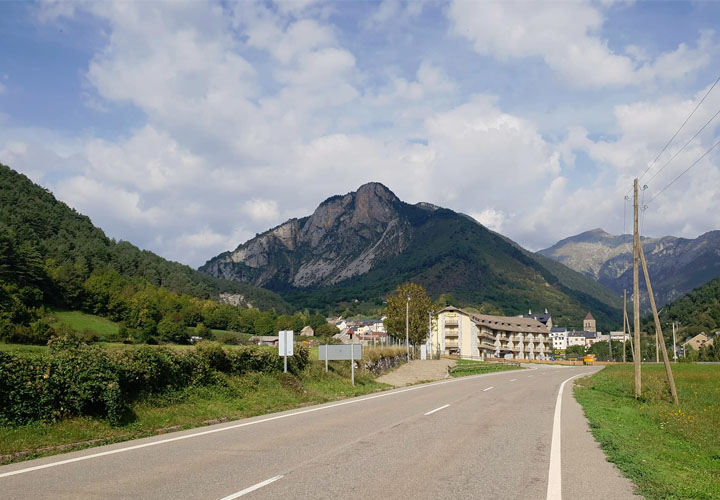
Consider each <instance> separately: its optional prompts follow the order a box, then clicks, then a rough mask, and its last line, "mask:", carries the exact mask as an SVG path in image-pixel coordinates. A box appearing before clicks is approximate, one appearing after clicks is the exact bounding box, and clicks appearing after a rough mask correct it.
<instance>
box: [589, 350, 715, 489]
mask: <svg viewBox="0 0 720 500" xmlns="http://www.w3.org/2000/svg"><path fill="white" fill-rule="evenodd" d="M672 369H673V373H674V375H675V383H676V385H677V389H678V396H679V399H680V405H679V406H676V405H674V404H673V403H672V399H671V397H670V393H669V390H668V388H667V387H668V386H667V380H666V377H665V371H664V368H663V366H662V365H645V366H643V370H642V384H643V385H642V387H643V393H642V397H641V398H639V399H635V397H634V371H633V366H632V365H616V366H607V367H605V368H604V369H603V370H602V371H600V372H598V373H597V374H595V375H594V376H592V377H589V378H583V379H580V380H578V381H577V382H576V384H575V397H576V399H577V400H578V402H579V403H580V404H581V405H582V406H583V408H584V409H585V414H586V416H587V418H588V420H589V422H590V427H591V430H592V433H593V435H594V436H595V439H596V440H597V441H598V442H599V443H600V444H601V446H602V448H603V450H604V451H605V453H606V454H607V456H608V459H609V460H610V461H611V462H614V463H615V464H617V466H618V468H619V469H620V470H621V471H622V473H623V474H624V475H625V476H627V477H629V478H630V479H632V480H633V481H634V482H635V484H636V485H637V487H638V492H639V493H640V494H642V495H643V496H645V497H646V498H649V499H704V500H705V499H706V500H711V499H718V498H720V365H702V364H689V363H688V364H675V365H673V367H672Z"/></svg>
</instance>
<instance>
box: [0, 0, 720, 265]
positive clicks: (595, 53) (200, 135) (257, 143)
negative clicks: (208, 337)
mask: <svg viewBox="0 0 720 500" xmlns="http://www.w3.org/2000/svg"><path fill="white" fill-rule="evenodd" d="M59 5H60V7H59V8H57V9H55V7H53V6H50V7H47V9H48V13H47V14H46V15H47V19H48V22H50V21H51V20H52V19H53V16H55V18H58V17H68V16H72V15H75V13H76V12H77V11H81V10H82V11H83V12H84V13H85V14H89V15H90V16H95V17H97V18H100V19H101V20H102V22H103V26H106V28H107V38H106V40H105V42H106V43H105V44H104V45H103V46H102V47H101V48H99V49H98V50H97V51H96V52H95V55H94V56H93V57H92V60H91V61H90V64H89V66H88V70H87V74H86V79H87V82H86V83H87V90H88V91H89V92H90V95H89V96H88V99H87V101H88V102H94V103H95V104H96V105H97V106H99V107H102V108H104V109H106V110H107V111H106V112H107V113H112V112H113V110H114V109H116V108H117V107H119V106H118V105H120V106H122V105H129V106H131V107H134V108H136V109H137V110H139V112H140V113H141V114H142V115H143V116H144V123H143V124H141V125H140V126H137V127H136V128H133V129H131V130H126V131H125V132H124V135H123V136H118V135H117V134H116V135H114V136H113V134H106V135H104V136H103V138H100V137H92V136H91V137H83V138H80V139H78V140H77V142H78V143H79V144H80V145H78V144H73V145H72V147H69V146H62V147H61V146H58V145H57V144H55V143H47V144H46V143H45V141H43V140H39V139H38V140H35V141H34V142H33V141H31V140H29V139H27V138H28V137H30V136H31V135H32V134H25V135H17V136H12V135H6V134H5V132H6V130H5V129H4V128H3V129H1V130H0V135H3V136H4V137H6V139H5V140H6V142H5V143H4V144H0V146H1V147H2V149H0V161H3V163H9V164H11V165H12V166H13V167H15V168H18V169H20V170H21V171H23V172H27V173H30V174H31V176H32V178H33V179H34V180H37V181H39V182H41V181H43V180H44V179H45V180H46V182H45V183H46V184H47V185H49V186H50V187H51V188H53V189H54V190H55V192H56V193H57V195H58V197H60V198H61V199H63V200H66V201H68V202H69V203H70V204H72V205H73V206H75V207H76V208H78V210H80V211H82V212H85V213H87V214H89V215H91V216H92V218H93V220H94V222H95V223H96V224H98V225H100V226H101V227H103V228H104V229H106V230H107V231H108V233H110V235H112V236H115V237H121V238H124V239H128V240H130V241H133V242H135V243H137V244H139V245H140V246H143V247H146V248H150V249H152V250H154V251H157V252H159V253H161V254H162V255H164V256H167V257H170V258H173V259H175V260H180V261H182V262H186V263H190V264H192V265H198V264H201V263H202V262H204V261H205V260H206V259H208V258H210V257H212V256H214V255H216V254H217V253H219V252H221V251H224V250H228V249H231V248H234V247H235V246H237V244H239V243H241V242H243V241H244V240H246V239H248V238H250V237H252V236H253V235H254V234H255V233H257V232H262V231H264V230H266V229H268V228H269V227H271V226H274V225H276V224H278V223H281V222H282V221H284V220H285V219H287V218H289V217H300V216H304V215H307V214H309V213H310V212H311V211H312V210H313V209H314V208H315V207H316V206H317V204H318V203H319V202H321V201H322V200H324V199H325V198H327V197H328V196H330V195H333V194H343V193H346V192H348V191H350V190H354V189H356V188H357V187H358V186H359V185H361V184H363V183H365V182H368V181H379V182H383V183H384V184H386V185H387V186H388V187H390V188H391V189H392V190H393V191H395V192H396V194H397V195H398V196H399V197H400V198H401V199H403V200H405V201H408V202H417V201H429V202H432V203H435V204H437V205H441V206H445V207H448V208H451V209H454V210H456V211H459V212H463V213H468V214H472V215H473V217H475V218H476V219H477V220H478V221H480V222H481V223H483V224H485V225H486V226H488V227H490V228H491V229H494V230H497V231H501V232H503V233H504V234H507V235H508V236H510V237H512V238H513V239H515V240H517V241H519V242H520V243H522V244H524V245H526V246H529V247H531V248H540V247H543V246H548V245H550V244H552V243H554V242H555V241H556V240H557V239H559V238H560V237H562V236H567V235H569V234H573V233H577V232H580V231H583V230H586V229H588V228H590V227H597V226H603V227H605V229H607V230H609V231H618V230H619V229H620V228H619V223H618V219H620V222H621V221H622V219H621V217H622V210H621V209H622V196H623V195H624V193H625V191H626V190H627V187H628V186H629V184H628V183H629V182H630V180H631V178H632V176H633V175H637V173H639V172H640V171H642V169H643V168H644V167H645V166H646V165H647V162H648V161H650V160H651V159H652V157H653V156H654V153H655V152H656V151H658V150H659V148H660V147H661V146H662V145H663V143H664V141H665V140H667V138H668V137H669V136H670V135H672V133H673V132H674V130H675V129H676V128H677V126H678V125H679V124H680V123H681V122H682V120H683V119H684V117H685V116H687V114H688V113H689V111H690V110H691V109H692V107H693V106H694V105H695V103H696V102H697V100H698V99H699V98H700V96H701V95H702V93H703V92H699V93H698V95H697V96H695V97H694V98H692V99H688V98H682V97H678V96H675V95H671V96H665V97H663V96H662V95H661V93H658V96H655V97H652V98H650V97H644V98H643V100H641V101H640V100H638V99H637V98H633V97H632V95H633V94H629V93H628V94H624V95H622V96H621V97H619V98H618V99H616V100H612V99H610V98H608V100H607V102H613V103H614V108H612V109H614V111H613V112H612V113H609V112H608V113H606V115H607V118H604V119H605V120H606V121H609V122H611V125H610V126H609V127H608V128H607V129H606V131H605V132H606V135H604V136H602V137H600V138H598V135H597V134H596V133H590V132H589V131H588V129H590V130H592V128H593V127H591V126H588V124H587V122H585V121H583V120H582V119H580V118H578V115H580V114H582V113H577V114H575V113H573V112H572V111H573V109H577V108H571V107H570V106H568V108H563V110H560V112H561V115H562V116H561V117H560V118H557V121H558V123H559V122H562V124H561V125H557V124H556V125H554V127H553V130H560V131H561V132H560V134H562V133H563V132H564V131H565V130H567V134H566V135H565V136H564V137H561V139H556V138H550V137H548V136H547V135H546V133H547V130H546V129H545V130H544V129H543V127H547V123H546V121H545V120H543V119H542V118H540V116H542V114H541V113H539V112H536V114H535V115H534V116H536V117H538V118H536V119H535V120H531V119H528V118H527V116H526V115H524V114H523V113H525V111H524V109H523V107H522V106H520V105H517V103H516V105H515V108H514V109H516V110H523V111H514V112H509V111H508V109H510V108H508V107H507V106H508V104H507V103H508V97H507V96H495V95H492V94H495V92H492V93H491V92H485V90H484V89H485V88H486V87H485V86H484V85H485V83H486V82H484V81H480V80H479V79H473V80H472V84H473V87H472V88H473V91H476V92H478V94H477V95H468V93H467V92H468V91H467V88H468V82H469V80H468V79H467V78H465V77H464V76H463V74H462V72H459V71H458V69H457V65H456V64H454V63H453V61H449V60H448V61H445V60H443V59H442V57H441V55H442V54H443V52H442V51H440V50H438V51H437V52H433V51H428V53H426V54H422V56H423V57H419V56H418V57H417V58H414V57H415V55H414V56H413V58H409V57H407V54H405V55H404V56H403V60H402V61H396V62H392V61H390V62H388V60H382V61H381V60H380V59H378V60H377V61H376V60H375V59H372V60H371V61H368V59H369V57H368V55H367V54H365V53H364V52H361V51H364V50H366V45H363V43H366V44H369V42H368V40H369V39H367V38H365V39H363V40H361V42H363V43H358V42H357V41H353V40H352V39H351V38H352V34H351V33H349V32H348V31H342V30H343V29H344V28H343V24H342V23H338V24H332V23H333V22H334V18H333V16H328V15H327V13H326V12H325V10H324V9H325V8H326V6H325V5H316V4H315V3H313V2H306V1H302V2H276V3H251V2H237V3H232V4H227V5H225V4H219V3H218V4H212V5H211V6H210V7H208V6H207V5H206V4H202V3H196V2H187V3H185V2H174V3H126V2H120V3H114V4H108V3H73V4H70V5H71V6H72V8H71V9H67V8H65V5H67V4H59ZM534 5H535V4H532V3H521V4H506V3H477V2H473V3H469V2H466V3H460V2H456V3H454V4H452V5H451V6H450V7H449V8H448V14H449V16H450V18H451V22H452V29H453V30H454V32H455V33H457V34H459V35H460V36H461V37H464V38H466V39H468V40H470V41H471V42H472V44H473V47H474V48H475V50H476V51H477V52H479V53H482V54H488V55H490V56H492V57H493V58H504V59H505V60H508V61H510V60H514V59H521V58H525V57H537V58H542V59H543V60H544V61H545V62H546V63H547V64H548V65H549V66H550V67H551V68H552V69H553V70H554V71H556V72H557V74H558V75H561V77H562V78H563V79H564V80H565V81H567V82H568V84H570V85H571V86H619V85H627V84H630V83H639V82H651V81H653V82H656V83H657V84H658V85H660V84H662V82H663V81H665V80H668V79H672V80H677V79H682V78H686V76H687V75H688V74H690V73H693V72H695V71H697V70H698V68H701V67H704V66H706V65H708V64H709V63H708V59H707V57H709V56H708V54H712V53H713V50H715V49H714V48H713V42H712V37H711V35H709V34H700V35H699V38H698V42H697V46H694V45H693V44H692V43H691V44H690V45H688V44H687V43H686V44H681V45H679V46H678V47H677V49H676V50H674V51H671V52H667V53H664V54H660V55H652V54H649V53H648V52H647V51H646V49H644V48H642V47H640V46H637V45H636V46H631V45H628V46H626V47H625V48H624V49H623V50H622V51H613V50H611V49H610V45H609V43H608V42H607V41H605V40H604V39H602V37H601V35H600V33H601V29H602V27H603V23H604V18H603V14H602V12H603V11H602V10H601V8H600V7H597V4H589V3H562V4H545V5H544V6H543V7H544V8H542V9H540V8H536V7H535V6H534ZM427 8H428V9H430V8H434V7H431V6H429V7H427ZM613 8H619V7H613ZM53 9H55V11H54V13H53V12H51V11H53ZM422 9H423V4H421V3H415V2H409V3H399V2H385V3H382V4H380V5H378V6H377V10H374V8H373V12H371V13H370V14H368V16H369V17H371V18H372V19H373V20H372V23H371V27H372V28H373V31H371V32H370V33H369V34H367V36H370V35H372V36H380V35H382V33H378V31H376V30H380V29H387V30H391V29H394V28H392V27H394V26H395V25H396V24H397V23H400V24H402V22H404V21H406V20H407V19H408V18H412V17H413V16H417V15H419V14H420V12H421V11H422ZM477 9H479V10H477ZM366 10H370V7H368V9H366ZM321 11H323V13H321ZM426 17H429V16H424V17H423V19H422V21H423V22H424V21H426V19H425V18H426ZM345 22H347V19H345ZM354 22H355V20H353V22H351V23H350V24H352V25H353V27H354V28H356V25H355V24H353V23H354ZM360 22H361V23H362V21H360ZM394 23H395V24H394ZM452 43H453V44H455V43H457V40H455V41H453V42H452ZM512 62H517V61H512ZM520 62H521V63H524V61H520ZM489 71H491V69H488V72H489ZM719 88H720V87H719ZM565 90H566V88H565V87H562V88H561V89H560V90H559V91H558V92H564V91H565ZM510 95H511V97H513V96H514V94H510ZM635 95H637V94H635ZM717 95H719V96H720V92H717ZM628 96H630V97H628ZM575 97H576V96H575ZM513 98H514V97H513ZM620 99H622V100H620ZM714 99H715V97H712V98H711V99H710V100H709V101H708V102H707V107H704V108H703V109H702V110H700V111H699V112H698V114H697V119H698V120H702V121H699V122H698V123H702V122H703V121H704V120H706V119H708V118H709V116H710V115H708V114H707V113H708V112H707V111H706V109H709V110H715V109H717V108H718V106H720V100H717V101H716V100H714ZM583 102H586V99H585V100H584V101H583ZM593 105H594V106H597V107H601V106H602V101H601V103H600V104H598V103H595V104H593ZM588 106H589V105H588ZM593 109H595V108H593ZM566 110H570V111H566ZM552 112H553V111H552V110H549V111H548V114H550V113H552ZM586 114H588V113H586ZM0 125H2V124H1V123H0ZM690 129H691V127H688V130H690ZM714 133H715V131H714V130H708V131H707V135H705V134H704V135H703V136H701V137H700V138H699V140H698V143H697V144H696V145H693V147H690V148H688V150H687V151H686V152H685V153H683V155H681V156H680V157H678V160H677V161H678V165H680V164H681V163H683V162H684V163H687V162H688V161H689V160H691V159H692V158H693V155H697V154H698V153H699V152H701V151H702V148H704V147H707V145H708V144H709V141H710V140H711V139H712V137H714V135H713V134H714ZM683 135H684V134H683ZM684 137H687V136H686V135H684ZM679 139H681V138H679ZM59 142H61V141H58V143H59ZM39 144H43V146H42V147H41V146H39ZM63 148H65V149H63ZM675 148H676V147H675ZM78 151H79V154H78V153H77V152H78ZM673 151H676V149H674V148H670V152H669V154H673ZM60 153H61V154H60ZM586 157H587V158H589V161H590V162H591V163H592V165H591V166H590V167H588V165H586V164H585V163H587V161H588V160H587V158H586ZM588 169H592V170H593V171H592V175H590V176H589V180H587V179H585V178H583V177H582V176H583V175H584V172H585V171H587V170H588ZM696 169H697V171H698V172H702V175H703V176H704V177H702V179H703V181H700V180H698V177H696V176H686V178H683V179H682V180H681V181H678V184H677V186H674V187H673V189H674V190H675V189H677V191H676V192H682V193H684V194H687V196H691V197H692V199H693V203H692V204H689V205H692V206H687V207H680V208H677V207H674V206H673V205H672V204H671V203H669V202H665V201H663V200H662V198H661V199H659V200H658V204H657V209H656V210H657V211H656V212H653V213H657V214H662V215H663V217H664V220H665V223H666V224H667V226H661V225H660V224H659V223H657V222H656V221H655V219H654V216H652V215H651V214H650V212H648V216H647V221H646V228H647V230H648V231H660V232H662V233H673V232H675V233H677V234H685V235H688V236H696V234H695V235H693V234H689V232H692V231H702V230H703V229H707V228H709V227H714V225H715V224H716V223H715V222H713V220H712V217H713V214H715V213H717V211H718V208H720V206H719V205H718V204H719V203H720V202H719V201H718V198H717V194H715V193H716V190H715V189H708V186H718V185H720V179H718V175H719V174H718V172H717V167H715V166H713V163H712V161H711V159H710V158H708V159H707V161H706V162H703V164H702V165H698V166H697V167H696ZM59 172H62V175H60V176H58V175H57V174H58V173H59ZM673 172H674V174H677V172H678V171H677V170H673V169H672V168H668V169H667V172H665V173H664V174H663V175H662V176H658V178H657V180H656V182H653V183H651V191H652V190H653V189H656V186H658V185H660V184H661V183H663V182H667V181H668V180H669V179H670V178H671V175H674V174H673ZM50 174H52V175H50ZM703 189H704V190H703ZM648 194H650V193H648ZM653 210H655V208H654V209H653ZM688 220H691V221H692V222H691V223H687V221H688ZM662 228H665V229H662ZM661 229H662V231H661Z"/></svg>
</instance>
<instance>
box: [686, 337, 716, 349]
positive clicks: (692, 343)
mask: <svg viewBox="0 0 720 500" xmlns="http://www.w3.org/2000/svg"><path fill="white" fill-rule="evenodd" d="M712 343H713V339H711V338H710V337H708V336H707V335H706V334H705V333H704V332H703V333H698V334H697V335H695V336H694V337H692V338H690V339H688V340H686V341H685V342H683V343H682V347H683V349H686V348H687V347H688V346H689V347H692V348H693V349H694V350H696V351H699V350H700V348H701V347H702V346H704V345H712Z"/></svg>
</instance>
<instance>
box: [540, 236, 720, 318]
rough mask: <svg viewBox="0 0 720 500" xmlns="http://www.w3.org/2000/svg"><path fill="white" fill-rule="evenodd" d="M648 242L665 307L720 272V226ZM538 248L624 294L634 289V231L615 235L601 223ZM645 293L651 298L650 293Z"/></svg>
mask: <svg viewBox="0 0 720 500" xmlns="http://www.w3.org/2000/svg"><path fill="white" fill-rule="evenodd" d="M642 245H643V250H644V251H645V257H646V258H647V262H648V271H649V273H650V278H651V279H652V281H653V291H654V292H655V294H656V297H655V298H656V301H657V302H658V305H659V306H660V307H661V306H663V305H665V304H667V303H670V302H672V301H674V300H676V299H678V298H680V297H682V296H683V295H685V294H687V293H688V292H690V291H692V290H693V289H695V288H697V287H699V286H701V285H703V284H704V283H706V282H708V281H710V280H711V279H713V278H716V277H719V276H720V231H710V232H707V233H705V234H702V235H700V236H698V237H697V238H695V239H688V238H677V237H674V236H663V237H661V238H647V237H643V238H642ZM538 253H539V254H541V255H544V256H546V257H549V258H551V259H554V260H556V261H558V262H561V263H563V264H565V265H566V266H568V267H570V268H572V269H574V270H575V271H578V272H581V273H583V274H585V275H587V276H590V277H592V278H594V279H596V280H597V281H598V282H599V283H600V284H602V285H604V286H605V287H607V288H609V289H611V290H613V291H615V292H616V293H618V294H622V293H623V290H624V289H625V290H628V291H631V290H632V235H629V234H626V235H612V234H609V233H607V232H605V231H603V230H602V229H599V228H598V229H593V230H591V231H586V232H584V233H580V234H577V235H575V236H571V237H569V238H565V239H563V240H561V241H559V242H557V243H556V244H555V245H553V246H551V247H549V248H546V249H544V250H540V251H539V252H538ZM641 283H642V279H641ZM641 288H642V289H644V287H643V286H641ZM641 298H642V299H643V302H646V301H647V297H646V294H645V293H644V292H643V296H642V297H641Z"/></svg>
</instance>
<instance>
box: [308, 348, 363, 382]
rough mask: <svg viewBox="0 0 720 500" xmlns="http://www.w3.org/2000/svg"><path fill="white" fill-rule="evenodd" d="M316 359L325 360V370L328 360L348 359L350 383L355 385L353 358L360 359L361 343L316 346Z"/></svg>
mask: <svg viewBox="0 0 720 500" xmlns="http://www.w3.org/2000/svg"><path fill="white" fill-rule="evenodd" d="M318 359H319V360H320V361H323V360H324V361H325V371H327V365H328V360H333V361H335V360H345V359H347V360H350V372H351V377H352V384H353V385H355V360H360V359H362V344H342V345H321V346H318Z"/></svg>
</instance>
